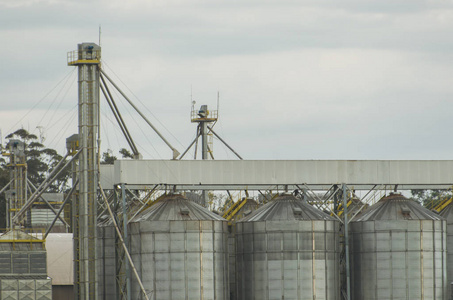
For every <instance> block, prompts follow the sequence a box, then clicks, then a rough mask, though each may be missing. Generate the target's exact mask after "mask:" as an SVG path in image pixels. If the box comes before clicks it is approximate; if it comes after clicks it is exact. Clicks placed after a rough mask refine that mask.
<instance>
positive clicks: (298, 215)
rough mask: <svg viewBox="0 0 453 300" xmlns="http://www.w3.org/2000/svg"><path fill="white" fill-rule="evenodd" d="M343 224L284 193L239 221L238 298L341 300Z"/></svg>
mask: <svg viewBox="0 0 453 300" xmlns="http://www.w3.org/2000/svg"><path fill="white" fill-rule="evenodd" d="M338 231H339V222H338V221H336V220H335V219H334V218H332V217H331V216H329V215H327V214H325V213H324V212H322V211H320V210H318V209H316V208H314V207H312V206H311V205H309V204H307V203H306V201H304V200H300V199H298V198H296V197H295V196H293V195H291V194H282V195H279V196H278V197H276V198H275V200H273V201H271V202H269V203H267V204H266V205H264V206H262V207H260V208H259V209H257V210H255V211H254V212H253V213H251V214H250V215H248V216H247V217H245V218H243V219H241V220H239V221H238V222H237V223H236V238H237V248H236V251H237V252H236V253H237V283H236V284H237V299H242V300H252V299H255V300H271V299H272V300H274V299H300V300H303V299H307V300H308V299H310V300H313V299H317V300H321V299H326V300H336V299H339V295H340V288H339V236H338Z"/></svg>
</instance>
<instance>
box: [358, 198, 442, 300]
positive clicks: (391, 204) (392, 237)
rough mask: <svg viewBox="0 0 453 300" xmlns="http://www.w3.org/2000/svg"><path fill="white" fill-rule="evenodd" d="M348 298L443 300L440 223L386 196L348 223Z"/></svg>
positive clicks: (421, 210) (410, 204)
mask: <svg viewBox="0 0 453 300" xmlns="http://www.w3.org/2000/svg"><path fill="white" fill-rule="evenodd" d="M350 230H351V231H350V233H351V235H350V239H351V252H350V253H351V260H352V261H351V271H352V280H351V285H352V288H351V289H352V299H370V300H372V299H376V300H378V299H379V300H387V299H393V300H395V299H411V300H413V299H426V300H427V299H430V300H435V299H439V300H444V299H447V298H446V292H447V280H446V259H447V252H446V221H445V220H444V219H442V218H441V217H439V216H438V215H437V214H435V213H433V212H431V211H429V210H427V209H425V208H423V207H422V206H420V205H419V204H418V203H416V202H414V201H411V200H408V199H406V198H404V197H403V196H401V195H391V196H389V197H387V198H383V199H381V200H380V201H379V202H378V203H376V204H375V205H374V206H372V207H370V208H369V209H368V210H367V211H366V212H365V213H364V214H363V215H362V216H360V217H359V218H358V219H357V220H356V221H353V222H351V223H350Z"/></svg>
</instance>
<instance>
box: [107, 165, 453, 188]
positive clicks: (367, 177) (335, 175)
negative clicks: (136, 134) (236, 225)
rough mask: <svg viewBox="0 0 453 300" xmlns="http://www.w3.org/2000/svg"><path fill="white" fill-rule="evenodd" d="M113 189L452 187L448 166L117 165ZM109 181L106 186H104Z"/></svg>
mask: <svg viewBox="0 0 453 300" xmlns="http://www.w3.org/2000/svg"><path fill="white" fill-rule="evenodd" d="M114 169H115V170H114V179H113V180H111V181H113V182H115V183H122V182H126V183H127V184H128V185H150V184H169V185H180V186H181V188H182V187H187V188H189V187H190V188H194V189H195V188H197V186H199V185H205V186H206V185H208V186H210V189H215V188H216V186H217V189H225V186H235V185H243V186H244V185H247V186H248V187H249V189H252V187H254V186H256V187H259V188H263V187H265V186H269V185H281V186H284V185H294V184H301V183H306V184H307V185H309V186H314V187H315V186H329V185H332V184H337V183H346V184H348V185H354V188H355V189H361V188H366V189H369V188H370V187H372V186H373V185H374V184H383V185H395V184H398V188H400V189H417V188H419V189H420V188H434V187H433V186H435V187H439V188H440V187H444V188H448V187H450V186H451V183H452V182H453V161H452V160H443V161H442V160H425V161H417V160H407V161H406V160H363V161H360V160H358V161H357V160H289V161H288V160H229V161H222V160H210V161H195V160H176V161H175V160H140V161H137V160H117V161H115V164H114ZM106 181H108V180H106Z"/></svg>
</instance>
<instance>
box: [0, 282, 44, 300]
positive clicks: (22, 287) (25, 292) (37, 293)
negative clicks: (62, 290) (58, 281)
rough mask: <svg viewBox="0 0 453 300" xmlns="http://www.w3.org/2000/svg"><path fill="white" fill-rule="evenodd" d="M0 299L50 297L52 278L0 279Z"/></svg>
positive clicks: (19, 299) (42, 298)
mask: <svg viewBox="0 0 453 300" xmlns="http://www.w3.org/2000/svg"><path fill="white" fill-rule="evenodd" d="M0 299H2V300H25V299H27V300H28V299H30V300H31V299H37V300H38V299H39V300H51V299H52V280H51V279H50V278H47V279H1V278H0Z"/></svg>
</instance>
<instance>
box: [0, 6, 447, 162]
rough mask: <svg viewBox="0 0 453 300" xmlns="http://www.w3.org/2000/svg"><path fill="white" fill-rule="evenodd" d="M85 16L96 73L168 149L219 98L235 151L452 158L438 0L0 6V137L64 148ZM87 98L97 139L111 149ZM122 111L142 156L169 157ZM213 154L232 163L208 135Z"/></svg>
mask: <svg viewBox="0 0 453 300" xmlns="http://www.w3.org/2000/svg"><path fill="white" fill-rule="evenodd" d="M99 25H101V26H102V34H101V46H102V57H103V69H104V70H105V72H106V73H107V74H109V76H110V77H112V79H114V80H115V81H116V82H118V84H119V85H120V86H121V88H122V89H123V90H124V91H125V92H126V93H127V94H128V95H129V96H130V98H131V99H132V100H133V101H134V102H135V103H136V104H137V106H139V107H140V109H141V110H142V111H143V113H145V114H146V115H147V116H148V117H149V119H150V120H151V121H152V122H153V123H154V124H155V125H156V127H158V128H159V130H161V131H162V133H163V135H164V136H165V137H167V138H168V140H169V141H170V142H171V143H172V144H173V145H174V146H175V147H176V148H177V149H178V150H179V151H180V152H182V151H183V150H185V148H186V147H187V146H188V145H189V144H190V143H191V141H192V139H193V138H194V137H195V131H196V125H195V124H192V123H190V109H191V100H192V99H191V98H193V100H195V101H196V104H195V105H196V108H199V106H200V105H202V104H207V105H208V106H209V107H210V108H212V109H215V108H216V106H217V92H219V93H220V112H219V114H220V118H219V122H218V123H217V124H216V125H215V127H214V129H215V130H216V132H217V133H219V134H220V135H221V136H222V137H223V139H224V140H225V141H227V142H228V143H229V144H230V145H231V146H232V147H233V148H234V149H235V150H236V151H237V152H238V153H239V154H240V155H241V156H243V157H244V159H453V132H452V130H451V128H452V127H453V117H452V116H453V2H452V1H445V0H442V1H417V0H413V1H407V0H392V1H387V0H379V1H363V0H345V1H338V0H335V1H334V0H332V1H327V0H326V1H323V0H316V1H301V0H298V1H284V0H283V1H276V0H274V1H263V0H260V1H252V0H242V1H232V0H229V1H213V0H210V1H172V0H165V1H163V0H159V1H150V0H146V1H145V0H141V1H138V0H128V1H124V0H122V1H119V0H108V1H91V0H90V1H83V0H77V1H75V0H74V1H59V0H49V1H40V0H14V1H13V0H0V40H1V44H2V46H1V47H0V97H1V104H2V109H1V111H0V128H1V130H2V136H3V138H4V137H5V136H6V135H7V134H8V133H11V132H12V131H14V130H15V129H18V128H21V127H23V128H26V129H28V130H29V131H31V132H33V133H35V134H37V135H39V131H38V128H37V127H38V126H40V127H41V128H42V129H41V130H43V133H44V136H45V139H46V140H45V141H44V144H46V145H47V146H49V147H52V148H55V149H57V150H58V151H59V152H61V153H63V152H64V151H65V139H66V137H68V136H70V135H72V134H73V133H76V132H77V123H76V122H77V117H76V115H77V89H76V87H77V70H75V68H74V67H69V66H67V61H66V53H67V52H69V51H71V50H75V49H76V48H77V44H78V43H81V42H96V43H98V41H99ZM191 95H192V96H191ZM115 99H116V100H117V101H118V102H123V103H124V101H121V99H120V98H119V97H115ZM101 100H102V107H103V108H102V116H101V118H102V120H101V124H102V131H103V134H102V148H103V150H105V149H107V148H110V149H112V150H113V151H114V155H117V156H119V155H118V154H117V150H118V149H119V148H121V147H127V144H126V142H125V140H124V139H123V138H122V136H121V133H120V131H119V129H118V127H117V126H116V125H114V122H113V117H112V114H111V113H109V112H108V110H107V107H106V104H105V100H104V99H101ZM120 106H121V107H122V111H123V113H124V116H125V118H126V120H127V123H128V126H129V129H130V131H131V133H132V135H133V137H134V138H135V140H136V143H137V144H138V145H139V149H140V151H141V152H142V154H143V156H144V158H153V159H161V158H164V159H167V158H171V151H170V150H169V149H168V148H167V147H166V145H165V144H164V143H163V142H162V141H161V140H160V139H159V137H158V136H157V135H156V134H155V133H154V132H153V131H152V130H151V129H150V128H149V127H147V125H146V124H145V123H144V122H142V121H140V120H139V117H138V116H137V115H136V114H135V113H134V112H133V110H132V109H131V108H128V107H126V106H125V105H123V104H121V103H120ZM189 155H190V156H189V157H188V158H190V157H192V158H193V153H191V154H189ZM214 155H215V158H216V159H234V158H235V157H234V155H233V154H232V153H231V152H229V151H228V150H227V149H226V148H225V147H223V146H222V145H221V144H220V142H218V141H214ZM198 156H199V157H200V155H198Z"/></svg>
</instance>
